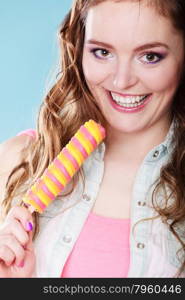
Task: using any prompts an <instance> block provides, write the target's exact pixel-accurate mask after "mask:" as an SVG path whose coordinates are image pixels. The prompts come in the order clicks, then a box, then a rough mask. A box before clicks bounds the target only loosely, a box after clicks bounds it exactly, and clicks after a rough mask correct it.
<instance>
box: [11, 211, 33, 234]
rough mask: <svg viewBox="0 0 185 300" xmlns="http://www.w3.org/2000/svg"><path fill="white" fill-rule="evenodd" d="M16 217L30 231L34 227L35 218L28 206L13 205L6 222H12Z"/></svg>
mask: <svg viewBox="0 0 185 300" xmlns="http://www.w3.org/2000/svg"><path fill="white" fill-rule="evenodd" d="M14 219H16V220H18V221H19V222H20V223H21V224H22V226H23V227H24V228H25V230H27V231H30V230H32V229H33V218H32V215H31V213H30V212H29V210H28V209H27V208H26V207H19V206H15V207H13V208H12V209H11V210H10V211H9V213H8V215H7V217H6V222H7V223H8V222H11V221H12V220H14Z"/></svg>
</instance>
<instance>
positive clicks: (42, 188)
mask: <svg viewBox="0 0 185 300" xmlns="http://www.w3.org/2000/svg"><path fill="white" fill-rule="evenodd" d="M37 183H38V188H40V189H41V190H43V191H44V193H45V194H46V195H47V196H48V197H49V198H50V199H51V200H54V199H55V195H54V194H53V193H52V192H51V191H50V190H49V189H48V187H47V186H46V185H45V183H44V182H43V181H42V180H41V179H40V178H39V180H38V181H37Z"/></svg>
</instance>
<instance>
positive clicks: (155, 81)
mask: <svg viewBox="0 0 185 300" xmlns="http://www.w3.org/2000/svg"><path fill="white" fill-rule="evenodd" d="M179 76H180V72H179V68H177V66H173V68H172V67H170V68H165V69H164V68H161V70H159V69H157V68H156V70H155V69H153V70H150V72H147V74H144V75H142V77H141V78H142V81H143V83H144V84H145V86H146V87H147V88H148V89H149V90H151V91H153V92H165V91H166V92H167V91H169V92H170V91H174V90H176V88H177V86H178V82H179V79H180V78H179Z"/></svg>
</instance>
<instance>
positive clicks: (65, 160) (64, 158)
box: [57, 152, 76, 177]
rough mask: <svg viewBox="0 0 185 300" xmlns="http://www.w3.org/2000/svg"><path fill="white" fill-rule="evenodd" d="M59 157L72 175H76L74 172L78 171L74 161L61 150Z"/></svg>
mask: <svg viewBox="0 0 185 300" xmlns="http://www.w3.org/2000/svg"><path fill="white" fill-rule="evenodd" d="M57 158H58V159H59V160H60V162H61V163H62V164H63V165H64V167H65V168H66V170H67V171H68V172H69V175H70V176H71V177H72V176H73V175H74V173H75V172H76V170H75V167H74V166H73V164H72V162H71V161H70V160H69V159H67V157H66V156H65V155H64V154H63V153H62V152H60V154H59V155H58V156H57Z"/></svg>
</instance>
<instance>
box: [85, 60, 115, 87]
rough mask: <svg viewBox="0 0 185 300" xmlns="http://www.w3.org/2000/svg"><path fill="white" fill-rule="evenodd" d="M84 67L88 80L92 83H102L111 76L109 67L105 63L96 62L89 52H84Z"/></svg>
mask: <svg viewBox="0 0 185 300" xmlns="http://www.w3.org/2000/svg"><path fill="white" fill-rule="evenodd" d="M82 68H83V73H84V76H85V79H86V81H87V82H88V83H89V84H91V85H98V84H101V83H102V82H104V81H105V80H106V78H107V77H108V76H109V73H110V71H109V68H108V67H107V66H105V65H104V64H103V63H100V62H96V61H95V59H94V58H93V57H91V56H90V55H89V54H84V55H83V59H82Z"/></svg>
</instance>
